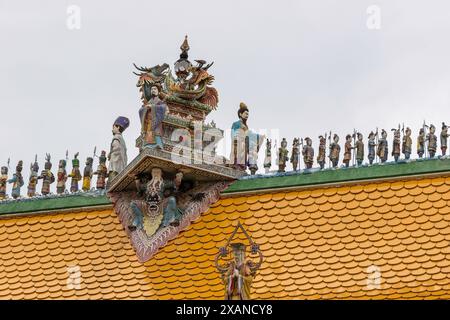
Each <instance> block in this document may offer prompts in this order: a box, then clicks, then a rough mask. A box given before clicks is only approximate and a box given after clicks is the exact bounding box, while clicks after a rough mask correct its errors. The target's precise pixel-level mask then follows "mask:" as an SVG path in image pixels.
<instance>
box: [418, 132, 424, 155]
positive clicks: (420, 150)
mask: <svg viewBox="0 0 450 320" xmlns="http://www.w3.org/2000/svg"><path fill="white" fill-rule="evenodd" d="M424 152H425V129H424V128H420V130H419V136H418V137H417V155H418V156H419V158H422V157H423V154H424Z"/></svg>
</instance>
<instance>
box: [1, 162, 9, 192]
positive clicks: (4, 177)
mask: <svg viewBox="0 0 450 320" xmlns="http://www.w3.org/2000/svg"><path fill="white" fill-rule="evenodd" d="M7 181H8V167H5V166H3V167H2V169H1V174H0V200H3V199H5V198H6V182H7Z"/></svg>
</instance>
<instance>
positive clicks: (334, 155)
mask: <svg viewBox="0 0 450 320" xmlns="http://www.w3.org/2000/svg"><path fill="white" fill-rule="evenodd" d="M340 152H341V146H340V145H339V136H338V135H337V134H334V136H333V142H332V143H331V144H330V154H329V155H328V157H329V158H330V160H331V164H332V165H333V168H336V167H337V166H338V163H339V153H340Z"/></svg>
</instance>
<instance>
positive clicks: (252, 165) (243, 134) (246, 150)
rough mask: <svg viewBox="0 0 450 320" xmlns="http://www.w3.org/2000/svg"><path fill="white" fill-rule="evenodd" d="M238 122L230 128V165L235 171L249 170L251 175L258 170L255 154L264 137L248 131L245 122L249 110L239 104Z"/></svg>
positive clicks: (243, 104) (244, 105) (242, 104)
mask: <svg viewBox="0 0 450 320" xmlns="http://www.w3.org/2000/svg"><path fill="white" fill-rule="evenodd" d="M237 114H238V117H239V120H238V121H236V122H234V123H233V125H232V126H231V155H230V160H231V165H232V166H233V167H234V168H235V169H237V170H244V171H245V170H246V169H247V167H248V168H249V169H250V171H251V172H252V174H254V172H256V171H257V170H258V165H257V160H258V159H257V153H258V151H259V147H260V146H261V144H262V142H263V141H264V139H265V136H264V135H261V134H257V133H254V132H253V131H251V130H249V128H248V125H247V120H248V116H249V110H248V107H247V105H246V104H245V103H243V102H241V103H240V105H239V110H238V112H237Z"/></svg>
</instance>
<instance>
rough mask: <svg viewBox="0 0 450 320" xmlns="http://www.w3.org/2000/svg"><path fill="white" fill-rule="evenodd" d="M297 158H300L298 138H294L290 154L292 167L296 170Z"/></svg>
mask: <svg viewBox="0 0 450 320" xmlns="http://www.w3.org/2000/svg"><path fill="white" fill-rule="evenodd" d="M299 159H300V139H299V138H294V141H293V142H292V154H291V163H292V169H293V170H294V171H297V167H298V169H299V170H300V167H299V165H298V164H299Z"/></svg>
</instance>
